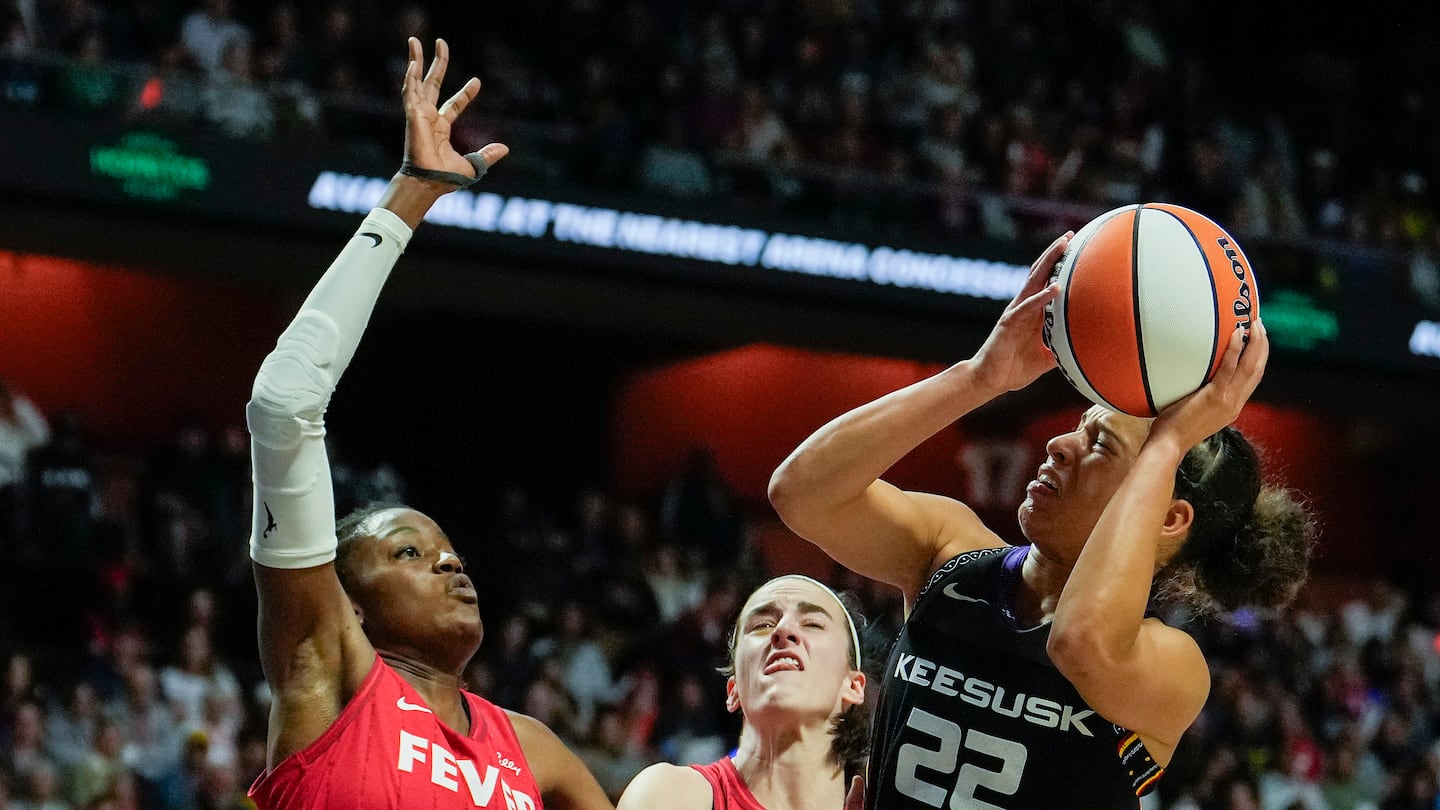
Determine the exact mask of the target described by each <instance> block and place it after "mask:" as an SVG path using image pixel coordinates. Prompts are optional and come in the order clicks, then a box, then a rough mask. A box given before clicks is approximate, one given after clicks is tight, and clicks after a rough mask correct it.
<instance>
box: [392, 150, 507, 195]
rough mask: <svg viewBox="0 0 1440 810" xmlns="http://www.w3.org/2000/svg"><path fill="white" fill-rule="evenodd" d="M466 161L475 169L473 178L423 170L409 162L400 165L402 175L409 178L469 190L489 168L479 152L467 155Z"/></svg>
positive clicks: (456, 173) (459, 174)
mask: <svg viewBox="0 0 1440 810" xmlns="http://www.w3.org/2000/svg"><path fill="white" fill-rule="evenodd" d="M465 159H466V160H468V161H470V165H471V166H474V167H475V176H474V177H471V176H470V175H468V174H461V173H459V172H442V171H436V170H434V169H422V168H420V167H419V166H416V165H415V164H413V163H411V162H410V161H408V160H407V161H405V162H404V163H401V164H400V173H401V174H403V175H406V176H408V177H418V178H420V179H421V180H434V181H436V182H438V183H449V184H450V185H452V186H455V187H456V188H469V187H471V186H473V185H475V184H476V183H478V182H480V178H482V177H484V176H485V172H486V171H487V170H488V169H489V167H488V166H486V165H485V158H483V157H481V156H480V153H479V152H471V153H470V154H468V155H465Z"/></svg>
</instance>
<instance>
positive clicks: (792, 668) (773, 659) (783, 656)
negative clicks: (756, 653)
mask: <svg viewBox="0 0 1440 810" xmlns="http://www.w3.org/2000/svg"><path fill="white" fill-rule="evenodd" d="M803 669H805V665H804V664H802V663H800V659H799V658H797V657H795V656H794V655H791V654H790V653H775V654H774V655H772V656H770V658H769V659H767V660H766V661H765V669H764V670H762V671H763V672H764V673H765V674H766V675H774V674H775V673H777V672H800V671H801V670H803Z"/></svg>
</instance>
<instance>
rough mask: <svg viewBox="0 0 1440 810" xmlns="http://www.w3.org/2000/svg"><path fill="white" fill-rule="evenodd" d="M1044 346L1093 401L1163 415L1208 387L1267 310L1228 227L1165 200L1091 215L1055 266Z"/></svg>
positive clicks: (1138, 413)
mask: <svg viewBox="0 0 1440 810" xmlns="http://www.w3.org/2000/svg"><path fill="white" fill-rule="evenodd" d="M1054 279H1055V281H1056V282H1057V283H1058V284H1059V286H1060V294H1059V295H1058V296H1057V297H1056V298H1055V300H1053V301H1051V302H1050V304H1048V305H1047V306H1046V308H1045V329H1044V338H1045V345H1046V346H1048V347H1050V351H1051V352H1052V353H1053V354H1054V355H1055V360H1056V362H1058V363H1059V365H1060V370H1061V372H1062V373H1063V374H1064V375H1065V377H1066V379H1068V380H1069V381H1070V384H1071V385H1073V386H1074V387H1075V389H1076V390H1078V391H1079V392H1080V393H1081V394H1083V395H1084V396H1085V397H1086V398H1087V399H1089V400H1090V401H1092V402H1094V403H1096V404H1098V405H1103V406H1105V407H1107V408H1110V409H1112V410H1116V411H1120V412H1122V413H1128V414H1131V415H1133V416H1155V415H1156V414H1157V413H1159V412H1160V409H1162V408H1164V407H1165V406H1167V405H1170V404H1171V403H1174V402H1176V401H1178V400H1180V399H1183V398H1184V397H1186V396H1188V395H1189V394H1191V393H1193V392H1194V391H1195V390H1196V389H1198V388H1199V387H1200V386H1202V385H1204V384H1205V383H1206V382H1207V381H1208V380H1209V379H1210V378H1211V377H1212V376H1213V375H1214V374H1215V370H1216V369H1217V368H1218V367H1219V365H1220V358H1221V357H1222V356H1223V355H1224V353H1225V348H1226V346H1227V345H1229V342H1230V336H1231V334H1232V333H1233V332H1234V330H1235V327H1237V326H1245V327H1247V328H1248V327H1249V325H1250V321H1251V319H1252V318H1254V317H1255V316H1256V315H1257V314H1258V313H1259V296H1258V292H1257V290H1256V288H1255V275H1254V273H1253V272H1252V271H1251V269H1250V261H1249V260H1248V259H1246V258H1245V253H1244V252H1243V251H1242V250H1241V249H1240V246H1239V245H1238V244H1237V243H1236V242H1235V240H1234V238H1232V237H1231V236H1230V234H1228V233H1226V232H1225V229H1224V228H1221V227H1220V226H1219V225H1217V224H1215V222H1214V221H1212V220H1211V219H1209V218H1208V217H1206V216H1205V215H1203V214H1200V213H1198V212H1196V211H1192V210H1190V209H1189V208H1184V207H1182V206H1179V205H1170V204H1167V203H1145V204H1143V205H1127V206H1124V207H1123V208H1116V209H1115V210H1113V211H1108V212H1106V213H1104V214H1101V215H1100V216H1098V217H1096V218H1095V219H1093V220H1091V221H1090V222H1089V223H1087V224H1086V225H1085V227H1083V228H1081V229H1080V231H1079V232H1078V233H1076V234H1075V236H1074V237H1073V238H1072V239H1071V240H1070V245H1069V247H1068V248H1067V249H1066V251H1065V255H1064V256H1063V257H1061V259H1060V262H1059V264H1058V265H1057V266H1056V270H1055V275H1054Z"/></svg>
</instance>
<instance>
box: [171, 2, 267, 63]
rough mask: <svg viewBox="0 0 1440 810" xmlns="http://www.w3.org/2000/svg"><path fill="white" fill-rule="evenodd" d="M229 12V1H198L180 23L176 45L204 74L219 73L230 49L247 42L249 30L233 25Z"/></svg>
mask: <svg viewBox="0 0 1440 810" xmlns="http://www.w3.org/2000/svg"><path fill="white" fill-rule="evenodd" d="M230 11H231V9H230V0H201V2H200V5H199V6H198V7H197V8H195V9H194V10H193V11H191V12H190V13H189V14H187V15H186V16H185V19H184V20H183V21H182V22H181V23H180V44H181V45H182V46H183V47H184V48H185V52H186V53H187V54H189V56H190V58H191V59H192V60H194V62H195V64H196V65H198V66H199V67H200V69H201V70H203V71H205V72H207V73H215V72H218V71H219V70H221V69H222V67H223V66H224V63H225V58H226V53H227V52H228V51H230V49H231V48H232V47H234V46H235V45H237V44H241V43H243V44H245V45H247V46H248V44H249V42H250V32H249V30H247V29H246V28H245V26H243V25H241V24H240V23H238V22H236V21H235V20H234V19H233V18H232V17H231V16H230Z"/></svg>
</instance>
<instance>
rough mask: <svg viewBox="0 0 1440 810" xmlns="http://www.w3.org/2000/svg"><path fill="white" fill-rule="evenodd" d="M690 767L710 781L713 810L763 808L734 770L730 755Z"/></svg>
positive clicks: (763, 809) (738, 773)
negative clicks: (713, 801) (713, 798)
mask: <svg viewBox="0 0 1440 810" xmlns="http://www.w3.org/2000/svg"><path fill="white" fill-rule="evenodd" d="M690 767H692V768H694V769H695V770H697V771H699V772H700V775H701V776H703V777H705V781H706V782H709V783H710V792H711V793H712V794H713V795H714V796H715V803H714V805H713V810H765V806H764V805H763V804H761V803H760V802H759V801H758V800H757V799H756V798H755V795H754V794H753V793H751V792H750V788H748V787H746V786H745V780H744V779H741V778H740V772H739V771H737V770H735V762H734V760H732V759H730V757H725V758H724V759H721V760H717V761H715V762H712V763H710V764H709V765H691V766H690Z"/></svg>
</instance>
